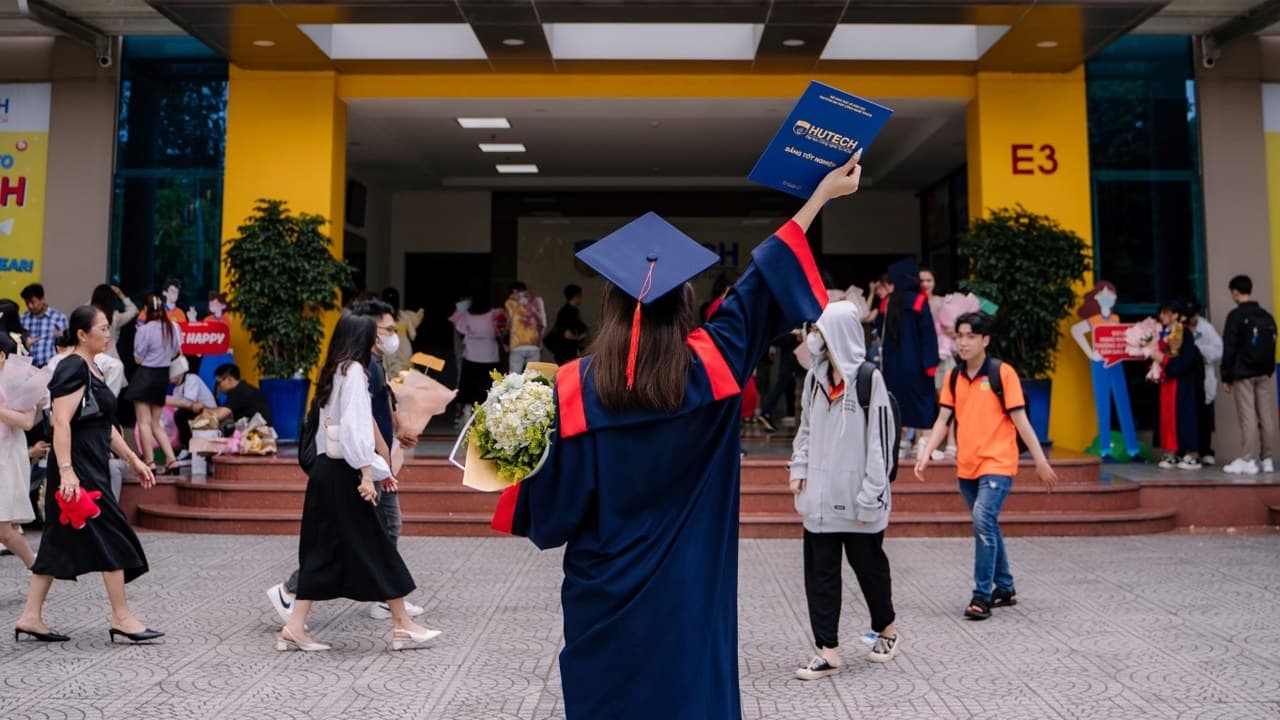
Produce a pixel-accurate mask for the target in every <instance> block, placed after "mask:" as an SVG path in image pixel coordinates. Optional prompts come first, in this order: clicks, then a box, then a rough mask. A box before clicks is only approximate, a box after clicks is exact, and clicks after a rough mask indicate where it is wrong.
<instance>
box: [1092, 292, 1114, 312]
mask: <svg viewBox="0 0 1280 720" xmlns="http://www.w3.org/2000/svg"><path fill="white" fill-rule="evenodd" d="M1095 299H1096V300H1097V301H1098V307H1100V308H1102V312H1104V313H1108V314H1109V313H1110V312H1111V308H1113V307H1115V306H1116V299H1115V298H1114V297H1111V294H1110V293H1101V294H1099V295H1096V296H1095Z"/></svg>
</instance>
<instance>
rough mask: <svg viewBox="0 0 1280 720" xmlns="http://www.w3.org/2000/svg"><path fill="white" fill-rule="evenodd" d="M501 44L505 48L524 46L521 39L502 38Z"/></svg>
mask: <svg viewBox="0 0 1280 720" xmlns="http://www.w3.org/2000/svg"><path fill="white" fill-rule="evenodd" d="M502 44H503V45H506V46H507V47H520V46H521V45H523V44H524V40H523V39H521V38H503V39H502Z"/></svg>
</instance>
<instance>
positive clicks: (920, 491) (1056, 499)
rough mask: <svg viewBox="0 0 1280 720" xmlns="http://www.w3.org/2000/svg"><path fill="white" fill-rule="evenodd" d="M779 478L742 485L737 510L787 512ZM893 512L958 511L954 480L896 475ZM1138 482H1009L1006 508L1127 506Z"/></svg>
mask: <svg viewBox="0 0 1280 720" xmlns="http://www.w3.org/2000/svg"><path fill="white" fill-rule="evenodd" d="M782 482H783V481H781V480H780V481H779V482H778V483H775V484H773V485H771V486H764V485H750V486H748V485H743V487H742V511H743V512H744V513H756V512H764V513H787V512H791V511H792V509H793V508H794V507H795V504H794V496H793V495H792V493H791V490H790V488H789V487H788V486H787V485H786V484H781V483H782ZM892 492H893V509H894V512H895V513H896V512H964V511H965V505H964V499H963V498H962V497H961V496H960V492H959V490H958V489H957V488H956V483H955V480H951V481H946V482H939V481H932V482H924V483H921V482H917V481H916V480H915V479H914V478H910V479H908V478H899V479H898V480H897V481H896V482H894V483H893V487H892ZM1140 496H1141V487H1140V486H1139V485H1138V484H1137V483H1127V482H1125V483H1116V484H1111V485H1103V484H1101V483H1098V484H1093V485H1084V484H1066V483H1064V484H1062V485H1059V486H1058V487H1057V489H1055V490H1054V491H1053V492H1052V493H1049V492H1046V491H1045V490H1044V488H1043V487H1041V486H1040V484H1039V483H1038V482H1034V483H1015V484H1014V487H1013V491H1012V492H1011V493H1010V494H1009V499H1008V500H1007V501H1005V506H1004V507H1005V510H1007V511H1015V512H1018V511H1028V512H1037V511H1052V512H1062V511H1077V512H1085V511H1088V512H1100V511H1107V510H1132V509H1134V508H1136V507H1138V506H1139V499H1140Z"/></svg>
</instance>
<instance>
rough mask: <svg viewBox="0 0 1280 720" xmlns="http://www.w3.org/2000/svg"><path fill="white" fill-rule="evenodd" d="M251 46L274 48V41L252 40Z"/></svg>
mask: <svg viewBox="0 0 1280 720" xmlns="http://www.w3.org/2000/svg"><path fill="white" fill-rule="evenodd" d="M253 44H254V45H256V46H258V47H275V46H276V41H275V40H254V41H253Z"/></svg>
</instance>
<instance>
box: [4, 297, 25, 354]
mask: <svg viewBox="0 0 1280 720" xmlns="http://www.w3.org/2000/svg"><path fill="white" fill-rule="evenodd" d="M0 313H3V315H0V333H3V334H5V335H8V334H10V333H12V334H15V335H17V336H18V337H21V338H22V341H23V342H24V343H25V342H26V340H27V329H26V328H24V327H22V315H21V314H20V313H21V311H20V310H19V309H18V303H16V302H14V301H12V300H10V299H9V298H3V299H0Z"/></svg>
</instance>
